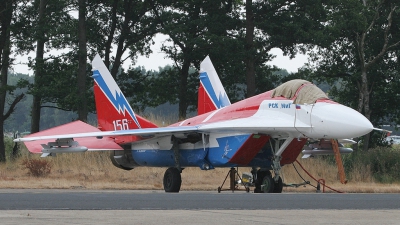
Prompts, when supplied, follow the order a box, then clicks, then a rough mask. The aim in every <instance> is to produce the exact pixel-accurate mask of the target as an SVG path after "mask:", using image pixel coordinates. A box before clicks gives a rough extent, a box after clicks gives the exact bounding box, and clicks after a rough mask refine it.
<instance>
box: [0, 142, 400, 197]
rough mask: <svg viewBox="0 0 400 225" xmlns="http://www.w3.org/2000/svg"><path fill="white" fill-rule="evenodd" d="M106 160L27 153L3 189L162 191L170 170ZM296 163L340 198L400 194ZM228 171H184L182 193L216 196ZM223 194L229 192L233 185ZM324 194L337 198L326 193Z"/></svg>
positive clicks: (292, 179) (290, 176) (93, 155)
mask: <svg viewBox="0 0 400 225" xmlns="http://www.w3.org/2000/svg"><path fill="white" fill-rule="evenodd" d="M24 151H26V150H24ZM108 154H109V153H108V152H86V153H75V154H58V155H57V157H47V158H40V154H35V155H32V154H29V153H27V152H25V153H23V154H22V156H21V157H20V158H18V159H17V160H16V161H14V162H10V161H8V162H7V163H4V164H0V171H1V172H0V188H34V189H36V188H55V189H123V190H144V189H146V190H163V186H162V180H163V176H164V172H165V169H166V168H151V167H139V168H135V169H133V170H131V171H125V170H121V169H118V168H116V167H114V166H113V165H112V163H111V161H110V159H109V155H108ZM27 159H40V160H41V161H42V160H43V161H44V162H47V163H49V165H50V166H51V171H50V173H49V174H48V175H46V176H42V177H35V176H33V175H32V174H30V173H29V170H28V169H27V168H26V166H25V165H23V162H24V160H27ZM298 160H299V162H300V163H301V164H302V165H303V167H304V168H305V169H306V170H307V171H309V173H310V174H311V175H312V176H314V177H315V178H316V179H324V180H325V182H326V184H327V185H328V186H330V187H332V188H334V189H336V190H339V191H342V192H357V193H400V185H399V184H381V183H377V182H375V181H374V179H373V178H372V177H373V176H372V174H370V172H369V170H368V168H361V167H360V168H358V169H355V170H353V171H352V172H351V173H348V174H347V175H348V177H350V178H351V179H349V182H348V183H347V184H341V183H340V182H339V176H338V173H337V168H336V166H335V165H332V164H329V163H327V162H326V161H324V160H322V159H318V158H311V159H298ZM25 162H26V161H25ZM294 165H295V166H296V168H297V170H298V171H299V173H300V176H302V177H303V178H304V179H305V180H306V181H310V182H311V184H312V185H314V186H316V185H317V182H316V181H314V180H313V179H311V178H310V177H309V176H308V175H307V174H306V173H305V172H304V171H303V170H302V169H301V167H300V166H299V165H298V164H297V163H294ZM228 171H229V168H218V169H214V170H209V171H202V170H200V169H199V168H186V169H184V170H183V172H182V188H181V190H217V188H218V186H221V184H222V182H223V180H224V179H225V177H226V175H227V173H228ZM243 172H250V168H239V174H242V173H243ZM300 176H299V174H298V173H297V172H296V170H295V169H294V166H293V165H286V166H284V167H283V180H284V183H287V184H297V183H302V182H304V180H303V179H302V178H300ZM223 188H224V189H225V188H229V180H227V182H226V183H225V185H224V187H223ZM239 189H242V190H243V189H244V188H243V187H242V186H240V185H239ZM321 190H322V187H321ZM251 191H252V188H251ZM283 191H284V192H315V191H316V189H315V188H314V187H312V186H310V185H306V186H305V187H304V186H299V187H297V188H295V187H284V190H283ZM325 191H326V192H333V191H331V190H329V189H327V188H326V189H325Z"/></svg>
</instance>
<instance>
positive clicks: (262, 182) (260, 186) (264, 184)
mask: <svg viewBox="0 0 400 225" xmlns="http://www.w3.org/2000/svg"><path fill="white" fill-rule="evenodd" d="M253 176H254V174H253ZM254 177H256V179H255V188H254V193H282V190H283V182H282V178H281V177H279V178H278V180H277V181H275V180H274V178H273V177H272V174H271V172H270V171H269V170H262V169H259V170H257V172H256V176H254Z"/></svg>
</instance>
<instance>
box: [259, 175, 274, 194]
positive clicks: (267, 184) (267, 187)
mask: <svg viewBox="0 0 400 225" xmlns="http://www.w3.org/2000/svg"><path fill="white" fill-rule="evenodd" d="M274 186H275V180H274V178H272V176H271V174H269V175H267V176H265V177H264V179H263V182H262V185H261V192H262V193H273V192H274Z"/></svg>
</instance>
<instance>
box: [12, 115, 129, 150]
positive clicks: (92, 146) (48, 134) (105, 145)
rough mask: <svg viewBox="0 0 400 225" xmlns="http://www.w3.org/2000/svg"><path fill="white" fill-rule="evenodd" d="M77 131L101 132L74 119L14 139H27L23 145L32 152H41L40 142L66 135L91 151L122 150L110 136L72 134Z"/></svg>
mask: <svg viewBox="0 0 400 225" xmlns="http://www.w3.org/2000/svg"><path fill="white" fill-rule="evenodd" d="M77 132H88V133H101V131H100V130H99V129H97V128H96V127H93V126H91V125H89V124H86V123H84V122H82V121H74V122H71V123H67V124H64V125H61V126H58V127H54V128H51V129H48V130H44V131H41V132H37V133H34V134H31V135H28V136H26V137H24V138H17V139H15V140H14V141H16V142H18V141H24V142H25V141H27V142H25V145H26V147H27V148H28V150H29V151H30V152H33V153H41V152H42V149H43V147H42V146H41V144H43V143H48V142H51V141H54V140H55V139H57V138H67V137H66V136H72V137H73V138H76V139H75V140H74V141H76V142H78V143H79V145H82V146H88V150H91V151H95V150H122V148H121V146H119V145H118V144H116V143H115V142H114V141H113V139H111V138H103V139H97V138H96V136H86V137H79V136H77V135H76V134H73V133H77Z"/></svg>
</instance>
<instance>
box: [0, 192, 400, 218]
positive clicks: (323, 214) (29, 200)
mask: <svg viewBox="0 0 400 225" xmlns="http://www.w3.org/2000/svg"><path fill="white" fill-rule="evenodd" d="M399 209H400V195H399V194H324V193H307V194H304V193H283V194H255V193H246V192H235V193H232V192H230V191H227V192H222V193H217V192H216V191H215V192H203V191H190V192H189V191H182V192H180V193H165V192H162V191H115V190H107V191H103V190H102V191H92V190H14V189H13V190H0V221H1V224H43V223H44V224H53V223H56V222H57V224H94V223H95V224H188V223H189V224H212V223H217V222H218V223H221V224H228V223H229V224H243V223H251V224H265V223H269V224H307V223H318V224H349V223H351V224H377V223H378V224H400V213H399V212H400V210H399Z"/></svg>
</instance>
